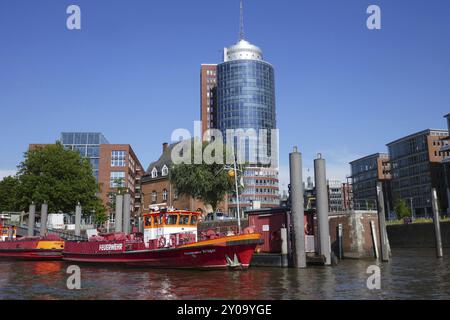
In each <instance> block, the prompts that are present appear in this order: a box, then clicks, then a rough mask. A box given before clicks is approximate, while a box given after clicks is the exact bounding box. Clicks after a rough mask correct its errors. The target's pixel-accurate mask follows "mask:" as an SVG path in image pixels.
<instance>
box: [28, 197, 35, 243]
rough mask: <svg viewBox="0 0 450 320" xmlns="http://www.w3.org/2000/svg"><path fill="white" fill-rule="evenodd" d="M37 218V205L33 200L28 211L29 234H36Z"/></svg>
mask: <svg viewBox="0 0 450 320" xmlns="http://www.w3.org/2000/svg"><path fill="white" fill-rule="evenodd" d="M35 220H36V205H35V204H34V202H31V204H30V208H29V211H28V236H29V237H33V236H34V223H35Z"/></svg>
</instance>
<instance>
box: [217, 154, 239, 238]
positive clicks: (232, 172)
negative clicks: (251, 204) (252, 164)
mask: <svg viewBox="0 0 450 320" xmlns="http://www.w3.org/2000/svg"><path fill="white" fill-rule="evenodd" d="M222 170H227V171H228V176H230V177H233V176H234V185H235V188H236V209H237V220H238V232H239V234H240V233H241V213H240V211H241V208H240V201H239V186H238V175H237V172H238V171H239V172H242V170H239V169H238V168H237V164H236V157H235V158H234V163H233V166H230V165H226V166H224V167H223V168H222V169H221V170H219V172H217V174H219V173H220V172H221V171H222ZM217 174H216V175H217Z"/></svg>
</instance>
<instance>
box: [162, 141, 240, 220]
mask: <svg viewBox="0 0 450 320" xmlns="http://www.w3.org/2000/svg"><path fill="white" fill-rule="evenodd" d="M206 147H207V144H203V151H204V150H205V148H206ZM191 154H192V157H194V152H191ZM191 162H192V163H194V161H193V159H192V161H191ZM170 181H171V183H172V184H173V185H174V187H175V188H176V189H177V190H178V193H179V194H180V195H187V196H190V197H193V198H195V199H197V200H200V201H202V202H203V203H204V204H206V205H211V207H212V208H213V210H214V211H215V210H216V209H217V206H218V204H219V203H220V202H221V201H223V199H224V197H225V195H226V194H227V193H233V191H234V189H235V184H234V178H233V177H230V176H229V175H228V170H225V168H224V165H223V164H218V163H213V164H206V163H204V162H202V163H201V164H185V163H182V164H177V165H174V166H173V167H172V169H171V171H170Z"/></svg>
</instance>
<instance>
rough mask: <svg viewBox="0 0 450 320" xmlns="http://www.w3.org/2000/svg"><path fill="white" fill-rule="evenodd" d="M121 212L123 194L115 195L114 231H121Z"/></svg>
mask: <svg viewBox="0 0 450 320" xmlns="http://www.w3.org/2000/svg"><path fill="white" fill-rule="evenodd" d="M122 213H123V195H121V194H118V195H116V218H115V223H114V225H115V231H116V232H122V227H123V221H122V217H123V216H122Z"/></svg>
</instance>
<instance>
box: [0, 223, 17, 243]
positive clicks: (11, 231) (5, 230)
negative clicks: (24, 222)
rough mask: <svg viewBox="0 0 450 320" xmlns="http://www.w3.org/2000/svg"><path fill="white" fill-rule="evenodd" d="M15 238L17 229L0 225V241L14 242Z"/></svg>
mask: <svg viewBox="0 0 450 320" xmlns="http://www.w3.org/2000/svg"><path fill="white" fill-rule="evenodd" d="M16 236H17V227H9V226H4V225H3V224H0V241H7V240H14V239H16Z"/></svg>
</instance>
